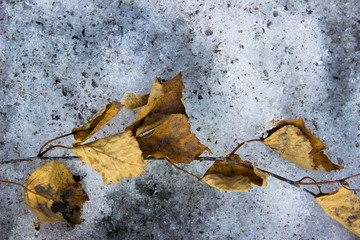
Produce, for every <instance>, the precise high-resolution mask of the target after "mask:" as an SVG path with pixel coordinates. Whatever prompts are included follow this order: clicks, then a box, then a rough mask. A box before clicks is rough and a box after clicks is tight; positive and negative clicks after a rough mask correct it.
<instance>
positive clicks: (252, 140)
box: [229, 139, 262, 155]
mask: <svg viewBox="0 0 360 240" xmlns="http://www.w3.org/2000/svg"><path fill="white" fill-rule="evenodd" d="M250 142H262V141H261V139H251V140H247V141H244V142H242V143H240V144H239V145H237V147H236V148H234V150H232V152H231V153H230V154H229V155H234V154H235V152H236V151H237V150H238V149H239V148H240V147H241V146H243V145H244V144H246V143H250Z"/></svg>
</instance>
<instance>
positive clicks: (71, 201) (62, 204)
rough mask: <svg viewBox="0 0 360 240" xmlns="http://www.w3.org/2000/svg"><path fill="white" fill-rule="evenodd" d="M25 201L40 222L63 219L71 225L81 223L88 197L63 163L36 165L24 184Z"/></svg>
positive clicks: (62, 220) (60, 220)
mask: <svg viewBox="0 0 360 240" xmlns="http://www.w3.org/2000/svg"><path fill="white" fill-rule="evenodd" d="M24 186H25V187H26V188H28V189H29V190H31V191H33V192H35V193H37V194H34V193H33V192H30V191H27V190H25V191H24V200H25V203H26V204H27V205H28V206H29V208H30V209H31V210H32V211H33V212H35V213H36V215H37V217H38V218H39V220H40V221H41V222H51V223H54V222H62V223H66V224H68V225H69V226H70V227H74V225H75V224H79V223H81V222H83V219H81V218H80V216H81V208H82V205H83V203H84V202H85V201H88V200H89V198H88V196H87V194H86V193H85V192H84V190H83V189H82V187H81V185H80V183H78V182H76V181H75V180H74V179H73V176H72V174H71V172H70V171H69V170H68V169H67V168H66V167H65V165H64V164H62V163H58V162H54V161H52V162H48V163H45V164H43V165H41V166H39V167H38V168H37V169H36V171H35V172H33V173H32V174H31V175H30V177H29V178H28V179H27V180H26V182H25V183H24Z"/></svg>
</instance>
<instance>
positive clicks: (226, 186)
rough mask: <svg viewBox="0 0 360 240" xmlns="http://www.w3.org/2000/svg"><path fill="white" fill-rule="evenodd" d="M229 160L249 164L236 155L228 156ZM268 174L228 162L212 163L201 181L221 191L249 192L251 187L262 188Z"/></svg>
mask: <svg viewBox="0 0 360 240" xmlns="http://www.w3.org/2000/svg"><path fill="white" fill-rule="evenodd" d="M230 159H231V160H233V161H237V162H240V163H243V164H246V165H251V166H252V164H251V163H250V162H247V161H243V160H241V159H240V157H239V156H238V155H236V154H235V155H232V156H230ZM268 176H269V175H268V174H267V173H265V172H262V171H260V170H258V169H257V168H256V167H253V169H250V168H247V167H243V166H239V165H236V164H233V163H229V162H220V161H218V162H214V164H213V165H212V166H211V167H210V168H209V169H208V170H207V172H206V173H205V175H204V176H203V178H202V180H203V181H204V182H206V183H207V184H209V185H210V186H211V187H214V188H216V189H219V190H222V191H230V192H249V190H250V187H251V186H252V185H256V186H260V187H264V186H266V185H267V182H266V179H267V178H268Z"/></svg>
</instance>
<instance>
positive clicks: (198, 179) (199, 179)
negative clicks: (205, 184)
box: [166, 159, 201, 181]
mask: <svg viewBox="0 0 360 240" xmlns="http://www.w3.org/2000/svg"><path fill="white" fill-rule="evenodd" d="M166 160H167V161H168V163H170V164H171V165H173V166H174V168H176V169H178V170H180V171H183V172H184V173H187V174H189V175H190V176H193V177H195V178H197V180H199V181H201V178H199V177H198V176H196V175H194V174H192V173H190V172H188V171H186V170H185V169H182V168H180V167H178V166H176V165H175V163H173V162H171V161H170V160H168V159H166Z"/></svg>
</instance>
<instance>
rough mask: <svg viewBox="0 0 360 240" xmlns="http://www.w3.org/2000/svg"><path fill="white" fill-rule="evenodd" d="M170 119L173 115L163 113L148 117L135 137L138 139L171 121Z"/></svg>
mask: <svg viewBox="0 0 360 240" xmlns="http://www.w3.org/2000/svg"><path fill="white" fill-rule="evenodd" d="M170 117H171V115H168V114H161V113H153V114H150V115H148V116H146V117H145V118H144V122H143V123H142V124H141V125H140V126H139V127H138V128H137V129H136V135H135V136H136V137H138V136H139V135H141V134H143V133H145V132H147V131H150V130H152V129H154V128H156V127H157V126H159V125H160V124H162V123H163V122H166V121H167V120H169V118H170Z"/></svg>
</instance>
